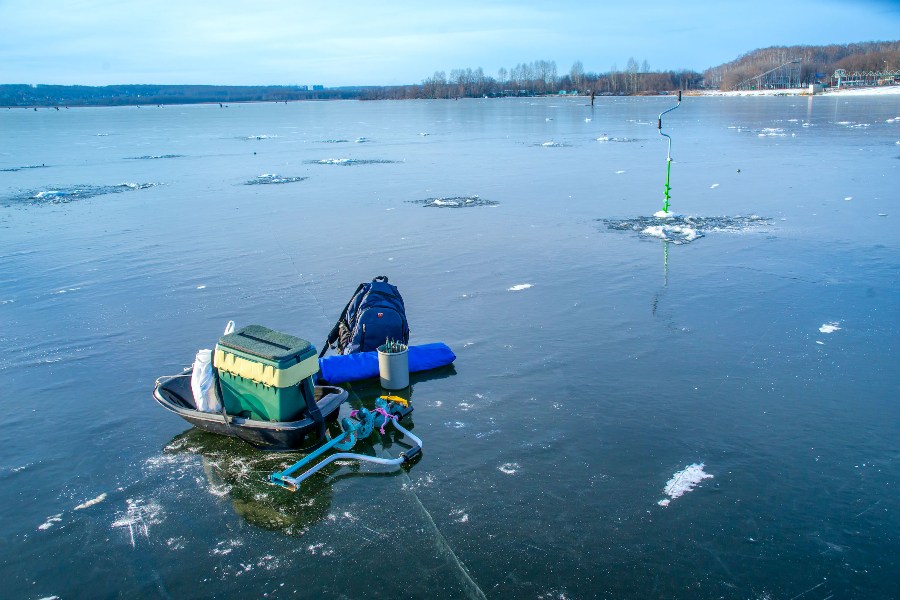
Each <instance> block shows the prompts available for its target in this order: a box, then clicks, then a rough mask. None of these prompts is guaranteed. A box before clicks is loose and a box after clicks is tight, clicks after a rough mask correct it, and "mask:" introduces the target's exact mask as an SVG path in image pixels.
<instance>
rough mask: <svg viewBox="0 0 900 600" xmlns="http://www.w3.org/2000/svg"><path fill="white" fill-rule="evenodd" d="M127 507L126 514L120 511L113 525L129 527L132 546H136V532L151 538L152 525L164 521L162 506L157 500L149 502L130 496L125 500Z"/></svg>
mask: <svg viewBox="0 0 900 600" xmlns="http://www.w3.org/2000/svg"><path fill="white" fill-rule="evenodd" d="M125 505H126V509H125V512H124V514H123V513H119V517H118V518H117V519H116V520H115V521H113V523H112V525H111V527H122V528H124V527H127V528H128V534H129V536H130V537H131V547H132V548H134V547H135V534H138V535H143V536H144V537H145V538H147V539H150V526H151V525H158V524H159V523H162V517H161V516H160V515H161V513H162V507H161V506H160V505H159V503H158V502H156V501H155V500H151V501H149V502H147V501H145V500H143V499H142V498H138V499H137V500H133V499H131V498H128V499H127V500H126V501H125Z"/></svg>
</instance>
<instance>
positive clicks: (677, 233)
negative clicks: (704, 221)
mask: <svg viewBox="0 0 900 600" xmlns="http://www.w3.org/2000/svg"><path fill="white" fill-rule="evenodd" d="M641 233H643V234H644V235H649V236H650V237H655V238H659V239H661V240H668V241H670V242H676V243H686V242H693V241H694V240H696V239H697V238H698V237H702V234H701V233H699V232H698V231H697V230H696V229H694V228H693V227H687V226H683V225H651V226H650V227H647V228H646V229H644V230H643V231H642V232H641Z"/></svg>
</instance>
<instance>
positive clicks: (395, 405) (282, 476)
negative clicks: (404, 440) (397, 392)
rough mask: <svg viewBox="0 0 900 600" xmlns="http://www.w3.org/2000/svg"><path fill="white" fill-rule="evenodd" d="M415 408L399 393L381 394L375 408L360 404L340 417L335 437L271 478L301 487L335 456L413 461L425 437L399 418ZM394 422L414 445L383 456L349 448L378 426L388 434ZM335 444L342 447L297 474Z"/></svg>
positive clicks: (395, 462)
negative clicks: (351, 450) (360, 452)
mask: <svg viewBox="0 0 900 600" xmlns="http://www.w3.org/2000/svg"><path fill="white" fill-rule="evenodd" d="M412 410H413V408H412V406H410V405H409V402H408V401H406V400H404V399H403V398H400V397H398V396H381V397H380V398H378V399H377V400H375V409H374V410H371V411H370V410H368V409H366V408H360V409H357V410H353V411H351V412H350V417H349V418H344V419H342V420H341V430H342V431H341V433H340V435H338V436H336V437H334V438H333V439H332V440H331V441H329V442H327V443H326V444H323V445H322V446H321V447H320V448H318V449H317V450H316V451H315V452H312V453H311V454H309V455H307V456H306V457H304V458H303V459H302V460H299V461H297V462H295V463H294V464H293V465H291V466H290V467H288V468H287V469H285V470H283V471H278V472H275V473H272V474H271V475H269V481H271V482H272V483H274V484H276V485H280V486H281V487H284V488H287V489H289V490H290V491H292V492H296V491H297V490H299V489H300V483H301V482H303V481H304V480H305V479H307V478H309V477H310V476H311V475H313V474H314V473H316V472H318V471H319V470H321V469H322V468H323V467H325V466H326V465H328V464H330V463H332V462H334V461H336V460H358V461H365V462H371V463H375V464H379V465H392V466H399V465H402V464H404V463H409V462H411V461H412V460H413V459H414V458H415V457H416V456H417V455H418V454H420V453H421V452H422V440H420V439H419V438H418V437H416V436H415V435H414V434H412V433H410V432H409V430H407V429H406V428H405V427H403V426H402V425H400V423H399V422H398V421H399V420H400V419H402V418H403V417H405V416H406V415H408V414H409V413H411V412H412ZM387 425H391V426H393V427H394V428H395V429H396V430H397V431H399V432H400V433H402V434H403V435H404V436H405V437H408V438H409V439H410V440H412V442H413V446H412V447H410V448H409V449H408V450H406V451H405V452H403V453H401V454H400V456H398V457H397V458H381V457H378V456H369V455H367V454H357V453H352V452H346V451H347V450H350V449H351V448H353V446H354V445H355V444H356V442H357V441H359V440H364V439H366V438H368V437H369V436H370V435H372V433H373V432H374V431H375V430H376V429H377V430H378V431H379V433H381V434H382V435H384V434H385V427H386V426H387ZM332 448H334V449H337V450H342V451H343V452H337V453H335V454H332V455H331V456H329V457H328V458H325V459H323V460H321V461H319V462H318V463H316V464H315V465H314V466H312V467H310V468H309V469H307V470H306V471H304V472H303V473H301V474H300V475H297V476H296V477H295V476H294V475H293V474H294V473H296V472H297V471H300V470H301V469H303V468H304V467H307V466H308V465H310V464H311V463H312V462H313V461H315V460H316V459H318V458H319V457H320V456H321V455H322V454H324V453H325V452H328V451H329V450H331V449H332Z"/></svg>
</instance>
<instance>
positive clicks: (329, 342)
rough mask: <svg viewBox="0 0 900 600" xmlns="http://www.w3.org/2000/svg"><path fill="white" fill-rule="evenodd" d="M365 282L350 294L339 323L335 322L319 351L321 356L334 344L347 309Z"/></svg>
mask: <svg viewBox="0 0 900 600" xmlns="http://www.w3.org/2000/svg"><path fill="white" fill-rule="evenodd" d="M365 285H366V284H365V283H361V284H359V286H358V287H357V288H356V291H355V292H353V295H352V296H350V299H349V300H347V304H346V305H345V306H344V310H342V311H341V316H340V317H338V320H337V323H335V324H334V327H332V328H331V331H329V332H328V338H327V339H326V340H325V344H324V345H323V346H322V351H321V352H319V358H322V357H323V356H325V353H326V352H328V349H329V348H330V347H331V345H332V344H334V343H335V342H336V341H337V339H338V332H339V331H340V326H341V321H343V320H344V319H345V318H347V309H348V308H350V304H352V303H353V299H354V298H356V294H358V293H359V291H360V290H361V289H363V287H365Z"/></svg>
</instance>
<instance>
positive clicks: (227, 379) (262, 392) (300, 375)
mask: <svg viewBox="0 0 900 600" xmlns="http://www.w3.org/2000/svg"><path fill="white" fill-rule="evenodd" d="M213 364H214V365H215V367H216V370H217V371H218V374H219V381H220V383H221V386H222V403H223V404H224V405H225V410H226V411H227V412H228V414H229V415H231V416H240V417H244V418H248V419H253V420H257V421H296V420H298V419H299V418H300V415H301V413H302V412H303V410H304V409H305V408H306V405H307V404H306V402H307V399H311V400H312V401H313V402H315V388H314V387H313V376H314V375H315V374H316V373H318V372H319V359H318V357H317V356H316V349H315V347H314V346H313V345H312V344H310V343H309V342H307V341H306V340H304V339H301V338H298V337H295V336H292V335H288V334H286V333H279V332H277V331H273V330H271V329H269V328H267V327H263V326H261V325H248V326H246V327H244V328H242V329H240V330H239V331H235V332H234V333H229V334H227V335H223V336H222V337H221V338H220V339H219V343H218V344H216V352H215V357H214V359H213Z"/></svg>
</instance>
